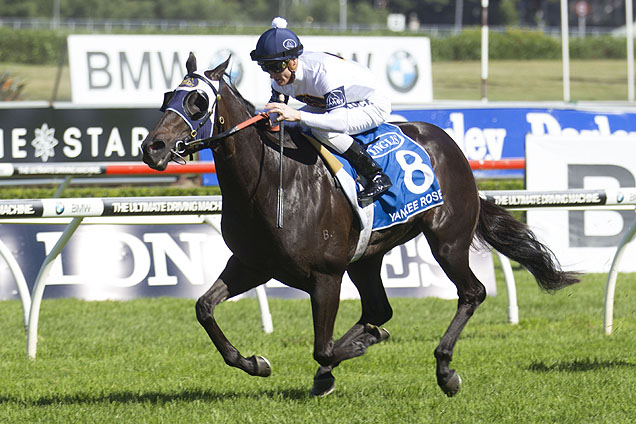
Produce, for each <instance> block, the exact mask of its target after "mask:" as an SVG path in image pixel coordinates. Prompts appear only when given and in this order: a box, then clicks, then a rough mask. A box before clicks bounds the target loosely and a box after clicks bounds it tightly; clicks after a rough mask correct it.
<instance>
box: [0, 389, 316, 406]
mask: <svg viewBox="0 0 636 424" xmlns="http://www.w3.org/2000/svg"><path fill="white" fill-rule="evenodd" d="M264 398H265V399H267V398H269V399H283V400H307V399H310V398H311V396H310V395H309V390H307V389H302V390H301V389H282V390H260V391H254V392H252V393H246V392H235V391H231V390H228V391H218V392H217V391H208V390H184V391H181V392H176V391H175V392H170V391H166V392H160V391H148V392H131V391H125V390H124V391H119V392H112V393H101V394H97V393H85V392H84V393H82V392H80V393H75V394H64V395H63V394H60V395H56V394H51V395H47V396H42V397H38V398H35V399H25V397H24V396H19V397H18V396H16V397H13V396H11V395H8V396H6V395H5V396H0V404H3V403H15V404H20V405H25V406H49V405H94V404H113V403H119V404H135V403H140V404H143V403H149V404H153V405H162V404H165V403H171V402H196V401H204V402H223V401H232V400H237V399H253V400H258V399H264Z"/></svg>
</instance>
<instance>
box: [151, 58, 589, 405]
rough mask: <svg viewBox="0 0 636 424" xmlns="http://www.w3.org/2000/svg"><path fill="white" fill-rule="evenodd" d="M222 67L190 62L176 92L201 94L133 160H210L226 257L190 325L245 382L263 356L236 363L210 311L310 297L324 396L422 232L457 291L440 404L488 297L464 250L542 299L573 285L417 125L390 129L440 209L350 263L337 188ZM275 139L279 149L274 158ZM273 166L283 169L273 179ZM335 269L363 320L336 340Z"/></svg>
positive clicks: (447, 141)
mask: <svg viewBox="0 0 636 424" xmlns="http://www.w3.org/2000/svg"><path fill="white" fill-rule="evenodd" d="M229 61H230V58H228V59H227V60H226V61H225V62H224V63H222V64H220V65H219V66H217V67H216V68H214V69H210V70H203V71H200V70H197V64H196V57H195V56H194V55H193V54H192V53H190V56H189V57H188V60H187V62H186V69H187V72H188V74H187V75H186V79H185V80H184V83H185V82H186V81H189V83H190V84H192V83H193V82H194V84H199V85H200V86H201V87H204V88H205V90H193V91H191V92H190V93H187V94H188V95H187V96H186V97H185V98H184V99H183V103H182V106H183V111H181V112H180V113H177V112H175V110H166V109H165V107H162V110H164V114H163V115H162V116H161V118H160V120H159V121H158V123H157V124H156V126H155V127H154V128H153V129H152V130H151V131H150V132H149V133H148V136H147V137H146V139H145V140H144V141H143V142H142V146H141V148H142V151H143V161H144V162H145V163H146V164H147V165H148V166H150V167H151V168H153V169H155V170H164V169H165V168H166V166H167V164H168V163H169V162H170V161H173V160H175V161H179V162H182V161H183V160H184V159H185V157H187V156H188V155H192V154H193V153H195V152H197V151H198V150H200V149H202V148H210V149H211V150H212V152H213V156H214V161H215V164H216V173H217V176H218V182H219V186H220V189H221V193H222V198H223V208H222V218H221V228H222V235H223V239H224V240H225V243H226V244H227V246H228V247H229V249H230V250H231V252H232V255H231V257H230V259H229V260H228V262H227V264H226V266H225V268H224V270H223V271H222V272H221V274H220V276H219V277H218V279H217V280H216V281H215V282H214V283H213V284H212V286H211V287H210V288H209V290H207V291H206V292H205V293H204V294H203V295H202V296H201V297H200V298H198V300H197V301H196V307H195V308H196V316H197V319H198V321H199V323H200V324H201V325H202V326H203V328H204V329H205V331H206V332H207V334H208V335H209V338H210V339H211V341H212V343H213V344H214V345H215V346H216V348H217V350H218V351H219V353H220V354H221V356H222V357H223V359H224V361H225V362H226V364H227V365H230V366H232V367H237V368H239V369H241V370H243V371H245V372H247V373H248V374H250V375H253V376H261V377H267V376H269V375H270V374H271V364H270V362H269V361H268V360H267V359H266V358H264V357H262V356H259V355H254V356H250V357H248V358H246V357H244V356H242V355H241V353H240V352H239V350H238V349H237V348H236V347H234V346H233V345H232V343H231V342H230V341H229V340H228V339H227V338H226V336H225V334H224V333H223V331H222V330H221V328H220V327H219V325H218V323H217V321H216V320H215V317H214V310H215V307H216V306H217V305H218V304H219V303H221V302H223V301H225V300H226V299H229V298H231V297H234V296H237V295H240V294H242V293H244V292H246V291H248V290H250V289H252V288H255V287H257V286H259V285H261V284H264V283H266V282H267V281H269V280H270V279H276V280H278V281H280V282H282V283H284V284H285V285H287V286H290V287H294V288H296V289H300V290H302V291H304V292H306V293H307V294H308V295H309V298H310V303H311V311H312V318H313V330H314V341H313V358H314V360H315V361H316V362H317V363H318V370H317V371H316V374H315V375H314V379H313V386H312V388H311V390H310V393H311V395H313V396H325V395H327V394H329V393H331V392H332V391H333V390H334V388H335V377H334V375H333V371H334V369H335V368H336V367H337V366H338V365H339V364H340V363H341V362H342V361H344V360H347V359H351V358H354V357H358V356H361V355H363V354H364V353H365V352H366V351H367V348H368V347H369V346H371V345H373V344H376V343H379V342H382V341H384V340H386V339H387V338H388V337H389V332H388V331H387V330H386V329H385V328H383V327H381V326H382V325H383V324H385V323H386V322H387V321H389V319H391V317H392V315H393V310H392V308H391V305H390V303H389V299H388V297H387V294H386V291H385V289H384V286H383V283H382V279H381V276H380V269H381V266H382V259H383V256H384V254H385V253H386V252H388V251H389V250H391V249H392V248H394V247H395V246H398V245H400V244H403V243H405V242H407V241H408V240H410V239H412V238H414V237H415V236H417V235H418V234H420V233H423V234H424V236H425V237H426V239H427V241H428V244H429V245H430V248H431V251H432V254H433V256H434V258H435V260H436V261H437V262H438V263H439V265H440V266H441V268H442V269H443V270H444V272H445V273H446V275H447V276H448V278H449V279H450V280H451V281H452V282H453V283H454V285H455V286H456V288H457V295H458V301H457V310H456V312H455V315H454V317H453V318H452V320H451V322H450V325H449V326H448V329H447V330H446V332H445V333H444V335H443V336H442V338H441V340H440V342H439V345H438V346H437V347H436V348H435V350H434V356H435V358H436V377H437V384H438V386H439V387H440V388H441V390H442V391H443V392H444V393H445V394H446V395H448V396H454V395H456V394H457V393H458V392H459V390H460V387H461V384H462V381H461V378H460V376H459V374H458V373H457V372H456V371H455V370H454V369H451V368H450V362H451V360H452V357H453V349H454V347H455V344H456V342H457V340H458V338H459V335H460V333H461V332H462V330H463V328H464V326H465V325H466V323H467V322H468V320H469V319H470V318H471V316H472V315H473V313H474V312H475V310H476V309H477V308H478V307H479V305H480V304H481V303H482V302H483V301H484V300H485V297H486V290H485V288H484V286H483V284H482V283H481V282H480V281H479V280H478V279H477V277H476V276H475V275H474V274H473V272H472V271H471V269H470V267H469V260H468V256H469V249H470V247H471V245H472V244H473V243H474V242H475V243H482V244H485V245H487V246H490V247H492V248H493V249H496V250H497V251H499V252H500V253H502V254H504V255H505V256H507V257H509V258H510V259H512V260H514V261H517V262H518V263H519V264H520V265H522V266H523V267H524V268H526V269H527V270H528V271H529V272H530V273H531V274H532V275H533V276H534V277H535V279H536V281H537V283H538V285H539V286H540V287H541V288H542V289H543V290H544V291H547V292H554V291H556V290H559V289H561V288H563V287H566V286H570V285H571V284H574V283H576V282H578V281H579V279H578V274H577V273H576V272H571V271H564V270H563V269H562V268H561V266H560V264H559V262H558V260H557V259H556V257H555V256H554V254H553V252H552V251H551V250H550V249H549V248H548V247H547V246H546V245H544V244H543V243H542V242H540V241H539V240H538V239H537V238H536V237H535V235H534V234H533V232H532V231H531V229H530V228H529V227H528V226H527V225H526V224H524V223H522V222H520V221H518V220H516V219H515V218H514V217H512V216H511V215H510V213H509V212H507V211H506V210H505V209H503V208H502V207H500V206H497V205H495V204H494V203H492V202H490V201H488V200H486V199H484V198H483V197H480V196H479V193H478V189H477V184H476V182H475V179H474V176H473V173H472V169H471V168H470V165H469V164H468V161H467V160H466V157H465V156H464V154H463V152H462V151H461V150H460V148H459V147H458V145H457V144H456V143H455V142H454V141H453V139H452V138H451V137H450V136H449V135H448V134H447V133H446V132H445V131H444V130H442V129H441V128H439V127H436V126H434V125H432V124H429V123H424V122H402V123H397V124H396V125H398V126H399V127H400V128H401V130H402V131H403V133H404V134H406V135H408V136H409V137H410V138H412V139H413V140H415V141H416V142H417V143H419V145H421V146H422V147H423V148H424V149H425V150H426V152H427V153H428V154H429V156H430V158H431V163H432V167H433V169H434V172H435V174H436V176H437V178H438V181H439V184H440V187H441V190H442V193H443V200H444V202H443V203H442V204H441V205H440V206H437V207H434V208H432V209H428V210H426V211H424V212H422V213H420V214H418V215H416V216H414V217H411V218H410V219H409V220H407V221H406V222H405V223H403V224H400V225H396V226H392V227H390V228H387V229H384V230H380V231H374V232H373V233H372V234H371V237H370V239H369V242H368V245H367V247H366V249H365V250H364V253H363V254H362V256H361V257H360V258H359V259H358V260H356V261H353V262H352V261H351V259H352V257H353V255H354V253H355V250H356V244H357V241H358V238H359V236H360V231H361V228H360V227H361V225H360V223H359V220H358V219H357V217H356V215H355V212H354V211H353V209H352V206H351V204H350V203H349V202H348V200H347V199H346V197H345V194H344V193H343V190H342V188H341V186H340V185H338V184H337V183H336V182H335V179H334V177H333V175H332V174H331V173H330V172H329V171H328V169H327V167H326V166H325V164H324V163H323V161H322V159H321V157H320V156H319V155H318V153H317V150H316V149H315V148H314V147H313V146H312V145H311V144H310V143H309V142H308V141H307V139H306V138H304V137H303V136H302V134H300V132H299V131H294V130H293V129H291V128H290V129H288V130H287V131H284V133H283V135H284V137H280V135H281V134H277V133H276V132H274V131H272V128H271V126H268V125H261V124H259V123H256V124H253V122H254V121H258V114H257V113H256V111H255V108H254V106H253V105H252V104H251V103H250V102H248V101H247V100H246V99H245V98H243V96H242V95H241V94H240V93H239V91H238V90H237V89H236V87H235V86H234V85H233V84H232V82H231V80H230V79H229V76H228V75H227V74H226V72H225V71H226V68H227V66H228V63H229ZM184 83H182V86H183V84H184ZM206 90H207V92H208V94H206V93H205V91H206ZM210 90H211V91H210ZM167 94H168V93H167ZM171 96H172V94H169V95H168V96H167V98H168V99H169V98H170V97H171ZM184 114H185V115H187V116H186V117H184ZM187 117H189V118H190V119H195V118H196V119H198V120H199V121H200V123H199V125H198V126H197V127H196V128H193V127H192V126H191V125H189V124H188V122H187V119H186V118H187ZM204 121H205V122H204ZM262 122H263V121H262ZM262 122H261V123H262ZM264 122H265V123H266V124H267V123H269V121H264ZM204 124H206V125H211V126H212V132H213V134H214V135H212V136H210V137H208V138H205V137H203V136H202V135H201V134H200V133H201V131H197V130H199V129H200V128H201V126H202V125H204ZM197 132H198V133H197ZM279 140H283V144H282V149H281V145H280V144H279ZM281 150H282V151H283V153H281ZM281 160H282V164H281V163H280V161H281ZM279 166H283V167H284V173H283V177H282V179H281V177H280V174H279ZM279 182H280V183H281V184H282V186H283V187H284V192H285V196H284V200H283V207H284V209H283V210H284V212H285V216H286V220H285V224H284V226H283V228H279V227H278V226H277V225H276V222H277V213H276V203H277V198H276V187H277V186H278V184H279ZM474 239H475V241H474ZM345 272H348V274H349V277H350V278H351V281H352V282H353V284H354V285H355V287H356V288H357V290H358V292H359V295H360V301H361V310H362V313H361V316H360V319H359V320H358V321H357V322H355V323H354V324H353V326H352V327H351V328H350V329H349V330H348V331H347V332H346V333H345V334H344V335H343V336H342V337H340V338H339V339H337V340H334V334H333V333H334V322H335V319H336V314H337V311H338V306H339V302H340V286H341V281H342V278H343V275H344V273H345Z"/></svg>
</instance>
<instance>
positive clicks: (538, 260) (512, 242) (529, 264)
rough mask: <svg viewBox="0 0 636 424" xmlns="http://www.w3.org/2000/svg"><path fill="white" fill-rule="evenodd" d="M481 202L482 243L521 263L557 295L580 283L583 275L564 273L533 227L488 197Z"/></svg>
mask: <svg viewBox="0 0 636 424" xmlns="http://www.w3.org/2000/svg"><path fill="white" fill-rule="evenodd" d="M480 201H481V207H480V210H479V222H478V223H477V229H476V232H475V235H476V236H477V239H478V240H479V241H481V242H486V243H488V244H489V245H490V246H492V247H493V248H494V249H495V250H497V251H498V252H500V253H502V254H504V255H505V256H507V257H508V258H510V259H512V260H514V261H517V262H519V264H521V265H522V266H523V267H524V268H526V269H527V270H528V271H530V273H531V274H532V275H533V276H534V278H536V280H537V283H538V284H539V286H540V287H541V288H542V289H544V290H546V291H549V292H554V291H557V290H559V289H562V288H563V287H566V286H569V285H571V284H574V283H577V282H578V281H579V278H578V276H579V273H576V272H567V271H563V270H562V269H561V266H560V265H559V262H558V261H557V259H556V256H555V255H554V253H553V252H552V250H550V248H548V247H547V246H546V245H544V244H543V243H541V242H540V241H539V240H537V237H536V236H535V235H534V233H533V232H532V230H531V229H530V227H528V226H527V225H526V224H524V223H523V222H519V221H518V220H516V219H515V218H514V217H513V216H512V215H510V213H509V212H508V211H507V210H505V209H504V208H502V207H501V206H498V205H496V204H494V203H492V202H490V201H488V200H486V199H484V198H480Z"/></svg>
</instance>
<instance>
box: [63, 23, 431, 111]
mask: <svg viewBox="0 0 636 424" xmlns="http://www.w3.org/2000/svg"><path fill="white" fill-rule="evenodd" d="M300 38H301V42H302V43H303V45H304V47H305V50H306V51H327V52H330V53H335V54H338V55H340V56H342V57H344V58H346V59H353V60H356V61H358V62H361V63H363V64H364V65H366V66H368V67H369V68H370V69H371V70H372V71H373V73H374V74H375V75H376V76H377V78H378V80H379V81H380V83H381V84H382V85H383V87H384V88H385V89H386V90H387V92H388V93H390V95H391V100H392V102H393V103H394V104H421V103H426V102H431V101H432V100H433V88H432V76H431V75H432V74H431V54H430V41H429V39H428V38H426V37H321V36H306V37H305V36H302V34H301V35H300ZM257 40H258V36H257V35H253V36H252V35H200V36H197V35H70V36H69V37H68V51H69V63H70V73H71V88H72V95H73V103H78V104H83V105H122V104H129V105H137V106H142V105H143V106H159V105H160V104H161V101H162V99H163V93H164V92H166V91H169V90H173V89H174V88H175V87H176V86H177V85H178V84H179V83H180V82H181V80H182V79H183V76H184V75H185V73H186V70H185V62H186V60H187V58H188V54H189V52H193V53H194V54H195V55H196V56H197V59H198V67H199V68H202V69H209V68H213V67H214V66H216V65H218V64H219V63H221V62H223V61H224V60H225V59H227V58H228V57H229V56H230V55H231V56H232V61H231V63H230V68H229V70H230V73H231V75H232V78H233V79H234V82H235V84H236V86H237V87H238V89H239V91H240V92H241V94H242V95H243V96H244V97H245V98H246V99H247V100H249V101H251V102H252V103H254V104H256V105H257V106H258V105H263V104H265V102H267V100H269V98H270V95H271V90H270V80H269V77H268V75H267V74H266V73H264V72H263V71H262V70H261V69H260V68H259V67H258V66H257V65H256V64H255V63H253V62H252V61H251V59H250V55H249V53H250V52H251V51H252V50H253V49H254V47H255V46H256V41H257Z"/></svg>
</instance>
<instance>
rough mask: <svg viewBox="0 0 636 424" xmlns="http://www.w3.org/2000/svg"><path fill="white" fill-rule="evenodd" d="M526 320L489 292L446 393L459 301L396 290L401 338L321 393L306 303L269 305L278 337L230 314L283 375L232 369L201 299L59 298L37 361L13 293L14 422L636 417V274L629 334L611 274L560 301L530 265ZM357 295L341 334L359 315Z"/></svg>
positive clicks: (8, 418)
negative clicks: (442, 383)
mask: <svg viewBox="0 0 636 424" xmlns="http://www.w3.org/2000/svg"><path fill="white" fill-rule="evenodd" d="M515 276H516V279H517V290H518V302H519V306H520V323H519V325H517V326H513V325H510V324H507V323H506V308H507V299H506V293H505V287H504V286H503V283H502V282H503V278H502V276H501V274H500V273H499V274H498V289H499V296H497V297H494V298H492V297H490V298H488V299H487V301H486V302H485V304H484V305H483V306H482V307H481V308H480V309H479V310H478V311H477V313H476V314H475V316H474V317H473V318H472V320H471V321H470V322H469V324H468V326H467V327H466V329H465V330H464V332H463V334H462V337H461V338H460V341H459V343H458V344H457V347H456V349H455V356H454V360H453V363H452V365H453V367H455V368H456V369H457V370H458V372H459V373H460V374H461V376H462V378H463V380H464V384H463V386H462V389H461V391H460V393H459V395H458V396H457V397H455V398H447V397H446V396H444V395H443V393H442V392H441V391H440V390H439V388H438V387H437V385H436V382H435V372H434V369H435V368H434V358H433V354H432V352H433V349H434V348H435V346H436V345H437V343H438V342H439V339H440V337H441V335H442V333H443V332H444V330H445V329H446V327H447V325H448V324H449V321H450V319H451V317H452V314H453V313H454V310H455V307H456V303H455V301H447V300H440V299H402V298H395V299H392V304H393V307H394V311H395V315H394V317H393V319H392V320H391V321H389V322H388V323H387V325H386V327H387V328H388V329H389V331H390V332H391V335H392V337H391V338H390V339H389V340H388V341H387V342H385V343H382V344H379V345H377V346H373V347H371V348H370V349H369V352H368V353H367V354H366V355H365V356H363V357H361V358H357V359H353V360H350V361H346V362H344V363H343V364H342V365H341V366H340V367H338V369H337V370H336V371H335V376H336V379H337V380H336V391H335V392H334V393H333V394H332V395H330V396H329V397H327V398H324V399H313V398H311V397H310V396H309V395H308V390H309V388H310V386H311V380H312V377H313V373H314V372H315V369H316V364H315V363H314V361H313V359H312V329H311V313H310V305H309V302H308V301H307V300H281V299H270V305H271V310H272V315H273V320H274V333H272V334H269V335H268V334H264V333H263V332H262V331H261V330H260V319H259V309H258V304H257V302H256V300H255V299H246V300H242V301H239V302H227V303H224V304H222V305H220V306H219V307H218V308H217V310H216V316H217V318H218V321H219V324H220V325H221V327H222V328H223V329H224V330H225V332H226V334H227V335H228V337H229V338H230V340H231V341H232V342H233V343H234V344H235V345H236V346H237V347H238V348H239V349H240V350H241V351H242V353H243V354H244V355H251V354H255V353H256V354H262V355H264V356H266V357H267V358H268V359H269V360H270V361H271V363H272V367H273V374H272V376H271V377H269V378H257V377H250V376H248V375H247V374H245V373H243V372H242V371H239V370H237V369H234V368H230V367H228V366H226V365H225V363H224V362H223V360H222V359H221V357H220V355H219V354H218V353H217V352H216V350H215V348H214V346H213V345H212V343H211V342H210V341H209V339H208V337H207V335H206V334H205V332H204V331H203V329H202V328H200V326H199V324H198V323H197V322H196V318H195V315H194V300H188V299H172V298H160V299H139V300H134V301H129V302H84V301H78V300H72V299H63V300H45V301H44V302H43V304H42V309H41V315H40V329H39V344H38V356H37V359H36V360H35V361H29V360H27V359H25V334H24V329H23V326H22V322H21V319H22V312H21V306H20V304H19V302H17V301H4V302H0V320H1V322H2V326H1V327H0V340H2V341H3V343H2V345H1V346H0V422H2V423H27V422H42V423H52V422H55V423H84V422H90V423H111V422H115V421H117V422H125V423H305V422H312V423H363V422H364V423H440V422H449V423H606V422H611V423H630V422H633V419H634V416H636V390H635V389H636V351H635V350H634V345H635V341H636V307H635V306H634V305H635V302H634V299H635V298H636V276H635V275H632V274H622V275H621V276H620V277H619V280H618V286H617V295H616V303H615V305H616V307H615V314H614V322H615V330H614V333H613V334H612V336H609V337H607V336H605V335H603V333H602V309H603V295H604V285H605V276H604V275H600V274H593V275H588V276H585V278H584V280H583V282H582V283H581V284H580V285H578V286H575V287H571V288H567V289H564V290H562V291H561V292H559V293H557V294H555V295H549V294H545V293H542V292H540V291H539V290H538V288H537V286H536V284H535V283H534V281H533V280H532V278H531V277H530V276H529V275H528V274H527V273H526V272H524V271H516V272H515ZM359 311H360V309H359V303H358V302H357V301H343V302H342V303H341V308H340V311H339V315H338V321H337V326H336V334H338V335H341V334H342V333H343V332H344V331H345V330H346V329H347V328H348V327H349V325H350V324H351V323H352V322H353V321H355V320H356V319H357V317H358V316H359V313H360V312H359Z"/></svg>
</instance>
